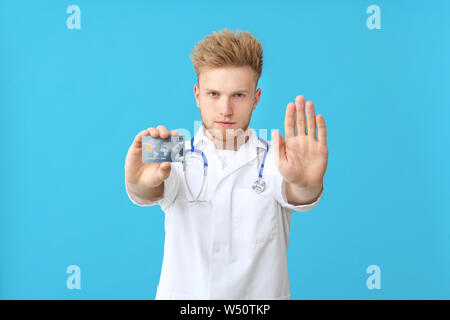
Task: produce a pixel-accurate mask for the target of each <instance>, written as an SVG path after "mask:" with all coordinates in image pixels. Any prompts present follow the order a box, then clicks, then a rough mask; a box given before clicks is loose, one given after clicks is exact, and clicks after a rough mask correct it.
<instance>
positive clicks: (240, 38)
mask: <svg viewBox="0 0 450 320" xmlns="http://www.w3.org/2000/svg"><path fill="white" fill-rule="evenodd" d="M196 46H197V48H194V49H193V51H194V54H192V55H191V56H190V58H191V61H192V63H193V64H194V69H195V72H196V73H197V82H198V81H199V79H200V73H201V71H202V70H203V69H204V68H220V67H227V66H236V67H241V66H250V67H251V68H252V69H253V71H254V72H255V80H256V86H257V85H258V80H259V78H260V77H261V73H262V66H263V49H262V45H261V43H260V42H259V41H258V40H257V39H256V38H254V37H253V36H252V35H251V34H250V33H249V32H245V31H236V34H235V32H233V31H231V30H228V29H223V30H221V31H219V32H215V31H214V32H213V34H210V35H207V36H206V37H205V39H204V40H202V41H199V42H197V43H196Z"/></svg>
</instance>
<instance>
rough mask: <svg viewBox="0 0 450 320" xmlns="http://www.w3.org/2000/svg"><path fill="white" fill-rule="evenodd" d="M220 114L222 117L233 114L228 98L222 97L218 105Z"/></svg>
mask: <svg viewBox="0 0 450 320" xmlns="http://www.w3.org/2000/svg"><path fill="white" fill-rule="evenodd" d="M219 108H220V114H221V115H223V116H229V115H231V114H233V108H232V105H231V101H230V98H227V97H224V98H223V99H222V101H221V104H220V107H219Z"/></svg>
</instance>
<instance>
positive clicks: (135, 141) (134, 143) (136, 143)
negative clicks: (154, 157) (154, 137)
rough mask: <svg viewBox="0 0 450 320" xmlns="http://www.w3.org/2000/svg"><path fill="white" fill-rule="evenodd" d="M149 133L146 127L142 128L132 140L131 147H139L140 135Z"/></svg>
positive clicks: (140, 143) (140, 144) (140, 142)
mask: <svg viewBox="0 0 450 320" xmlns="http://www.w3.org/2000/svg"><path fill="white" fill-rule="evenodd" d="M148 135H150V131H149V130H148V129H145V130H142V131H141V132H139V133H138V134H137V135H136V137H135V138H134V141H133V147H135V148H141V147H142V136H148Z"/></svg>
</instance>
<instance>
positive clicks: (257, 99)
mask: <svg viewBox="0 0 450 320" xmlns="http://www.w3.org/2000/svg"><path fill="white" fill-rule="evenodd" d="M259 99H261V88H258V90H256V92H255V102H254V104H253V108H252V110H255V109H256V105H257V104H258V102H259Z"/></svg>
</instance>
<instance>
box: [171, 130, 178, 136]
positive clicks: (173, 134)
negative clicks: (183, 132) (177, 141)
mask: <svg viewBox="0 0 450 320" xmlns="http://www.w3.org/2000/svg"><path fill="white" fill-rule="evenodd" d="M170 135H171V136H178V135H179V133H178V131H177V130H170Z"/></svg>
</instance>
